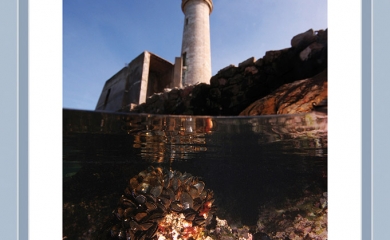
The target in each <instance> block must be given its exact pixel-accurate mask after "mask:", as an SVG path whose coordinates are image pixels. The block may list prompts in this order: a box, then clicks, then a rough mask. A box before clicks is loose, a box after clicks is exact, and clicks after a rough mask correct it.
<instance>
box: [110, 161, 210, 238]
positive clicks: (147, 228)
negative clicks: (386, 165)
mask: <svg viewBox="0 0 390 240" xmlns="http://www.w3.org/2000/svg"><path fill="white" fill-rule="evenodd" d="M213 202H214V198H213V192H212V191H211V190H208V189H205V184H204V182H203V181H201V180H200V179H199V178H198V177H194V176H192V175H191V174H189V173H181V172H179V171H172V170H169V171H166V172H165V173H163V170H162V169H161V168H159V167H157V168H154V167H149V168H148V169H147V170H144V171H142V172H140V173H139V174H138V175H136V176H134V177H133V178H131V179H130V181H129V185H128V187H127V188H126V189H125V191H124V194H123V195H122V196H121V197H120V200H119V203H118V207H117V208H116V209H115V210H114V211H113V218H114V220H115V221H114V222H113V224H114V225H113V226H112V227H111V229H110V235H111V238H113V239H131V240H133V239H179V238H181V239H200V238H201V235H202V234H203V231H204V228H205V227H206V226H207V225H208V224H209V223H210V222H211V219H212V217H213V213H214V212H215V207H214V206H213V205H212V204H213Z"/></svg>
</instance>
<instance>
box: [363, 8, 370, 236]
mask: <svg viewBox="0 0 390 240" xmlns="http://www.w3.org/2000/svg"><path fill="white" fill-rule="evenodd" d="M371 4H372V2H371V0H362V239H371V234H372V230H371V222H372V219H371V206H372V202H371V191H372V188H371V170H372V169H371V153H372V152H371V141H372V140H371V124H372V123H371V74H372V71H371V66H372V65H371V63H372V59H371V52H372V47H371V46H372V42H371V36H372V34H371V33H372V28H371V26H372V15H371V13H372V8H371Z"/></svg>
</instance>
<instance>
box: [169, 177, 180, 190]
mask: <svg viewBox="0 0 390 240" xmlns="http://www.w3.org/2000/svg"><path fill="white" fill-rule="evenodd" d="M180 185H181V181H180V179H179V178H176V177H174V178H172V179H171V186H172V189H173V191H175V192H176V191H177V189H178V188H179V187H180Z"/></svg>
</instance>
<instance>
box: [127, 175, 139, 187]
mask: <svg viewBox="0 0 390 240" xmlns="http://www.w3.org/2000/svg"><path fill="white" fill-rule="evenodd" d="M129 182H130V185H129V186H130V187H131V189H136V188H137V187H138V184H139V182H138V180H137V178H136V177H133V178H131V179H130V181H129Z"/></svg>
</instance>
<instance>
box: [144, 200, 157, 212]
mask: <svg viewBox="0 0 390 240" xmlns="http://www.w3.org/2000/svg"><path fill="white" fill-rule="evenodd" d="M145 206H146V208H147V210H146V211H147V212H151V211H153V210H155V209H157V205H156V204H155V203H152V202H145Z"/></svg>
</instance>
